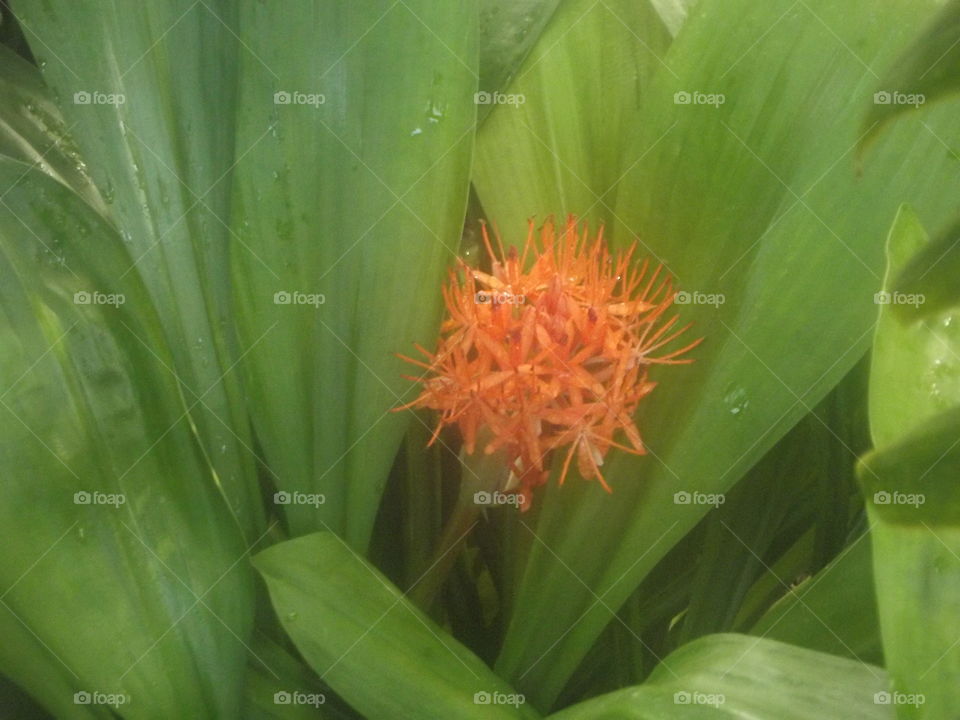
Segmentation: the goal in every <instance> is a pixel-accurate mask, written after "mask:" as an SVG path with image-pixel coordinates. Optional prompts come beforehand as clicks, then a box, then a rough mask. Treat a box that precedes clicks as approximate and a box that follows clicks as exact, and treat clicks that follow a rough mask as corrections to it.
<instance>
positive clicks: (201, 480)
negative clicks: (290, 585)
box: [0, 158, 253, 718]
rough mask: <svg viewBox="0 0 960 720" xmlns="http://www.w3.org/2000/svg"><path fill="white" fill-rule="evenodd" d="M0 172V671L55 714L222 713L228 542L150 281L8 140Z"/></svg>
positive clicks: (234, 627)
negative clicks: (108, 701)
mask: <svg viewBox="0 0 960 720" xmlns="http://www.w3.org/2000/svg"><path fill="white" fill-rule="evenodd" d="M0 188H3V192H4V193H5V203H4V204H0V337H2V340H0V378H2V394H0V415H2V418H3V419H2V427H3V434H2V436H0V466H2V467H3V468H4V472H3V477H2V480H0V495H2V499H0V546H2V547H3V548H4V553H3V562H2V563H0V601H2V605H3V608H2V610H0V636H2V637H3V638H4V642H3V643H2V644H0V671H2V672H3V673H5V674H6V675H8V676H9V677H11V678H12V679H13V680H15V681H16V682H17V683H19V684H20V685H22V686H23V687H24V688H25V689H26V690H27V691H29V692H30V693H31V694H32V695H33V696H34V697H35V698H36V699H37V700H38V701H39V702H41V703H43V704H44V705H45V706H46V707H47V708H48V709H49V710H50V711H51V712H53V713H54V714H56V715H57V716H58V717H67V718H72V717H78V718H79V717H104V716H106V715H107V714H108V713H109V708H107V707H106V706H103V705H98V706H97V707H92V706H90V707H88V706H87V705H83V704H77V703H75V700H74V693H77V692H81V693H91V694H92V693H104V694H108V695H109V694H123V695H125V696H127V697H128V702H125V703H124V704H123V705H122V709H121V713H122V715H123V716H124V717H127V718H163V717H196V718H220V717H234V716H235V715H236V713H237V711H238V702H239V690H240V687H241V681H242V677H243V669H244V665H245V663H246V653H247V651H246V648H245V642H246V638H247V636H248V635H249V632H250V627H251V624H252V614H253V613H252V583H251V581H250V580H251V578H250V573H249V569H248V568H247V567H246V564H245V549H246V546H245V545H244V544H243V542H242V538H241V536H240V532H239V529H238V528H237V526H236V523H235V522H234V521H233V519H232V518H231V517H230V513H229V510H228V508H227V506H226V504H225V502H224V500H223V498H222V497H221V495H220V494H219V492H218V491H217V489H216V487H215V485H214V477H213V474H212V472H211V469H210V467H209V465H208V464H207V463H206V461H205V459H204V458H203V456H202V454H201V453H200V450H199V446H198V445H197V443H196V438H195V436H194V434H193V432H192V431H191V428H190V425H189V421H188V420H187V417H186V413H185V411H184V409H185V405H184V398H183V396H182V394H181V392H180V388H179V387H178V385H177V383H176V381H175V380H174V378H173V377H172V375H171V374H170V372H169V370H168V367H167V366H169V364H170V363H171V360H170V352H169V350H168V349H167V347H166V345H165V342H164V338H163V333H162V330H161V325H160V321H159V318H158V316H157V314H156V312H155V310H154V308H153V305H152V302H151V299H150V296H149V294H148V292H147V290H146V289H145V287H144V285H143V283H142V282H141V281H140V279H139V278H138V277H137V276H136V275H135V274H128V275H126V276H124V275H123V272H124V270H125V269H126V268H127V267H128V266H129V262H130V255H129V253H128V251H127V248H126V247H125V245H124V244H123V242H122V240H121V238H120V236H119V235H118V234H117V233H116V232H115V231H114V230H113V229H112V228H111V227H110V226H109V225H107V224H106V222H105V221H104V220H103V219H102V218H101V217H100V216H99V215H97V214H96V213H95V212H94V211H93V210H91V209H90V208H89V207H88V206H86V205H85V204H84V203H83V201H82V200H80V198H79V197H78V196H77V195H75V194H74V193H73V192H72V191H71V190H69V189H67V188H66V187H64V186H63V185H62V184H60V183H59V182H56V181H54V180H52V179H51V178H50V177H48V176H47V175H46V174H44V173H43V172H41V171H40V170H38V169H33V168H31V167H30V166H29V165H26V164H24V163H21V162H17V161H13V160H10V159H8V158H0ZM11 207H16V208H18V211H17V213H16V214H14V213H13V212H12V211H11V210H10V208H11Z"/></svg>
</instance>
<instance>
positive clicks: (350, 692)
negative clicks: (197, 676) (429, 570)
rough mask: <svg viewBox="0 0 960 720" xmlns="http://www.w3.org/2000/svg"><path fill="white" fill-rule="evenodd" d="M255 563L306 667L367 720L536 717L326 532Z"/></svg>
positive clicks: (477, 661) (268, 552) (291, 543)
mask: <svg viewBox="0 0 960 720" xmlns="http://www.w3.org/2000/svg"><path fill="white" fill-rule="evenodd" d="M253 563H254V566H255V567H256V568H257V570H259V571H260V574H261V575H262V576H263V578H264V580H265V581H266V583H267V588H268V590H269V591H270V598H271V600H272V601H273V606H274V609H275V610H276V612H277V615H278V616H279V617H280V621H281V622H282V623H283V626H284V628H285V629H286V631H287V632H288V633H289V635H290V637H291V638H292V639H293V641H294V643H295V644H296V646H297V648H298V649H299V650H300V652H301V653H302V654H303V656H304V658H306V660H307V662H308V663H310V665H311V667H313V669H314V670H316V671H317V673H318V674H319V675H320V677H321V678H322V679H323V680H324V681H326V682H327V683H329V684H330V685H331V686H332V687H333V688H334V689H335V690H336V691H337V693H339V694H340V695H341V696H342V697H343V698H345V699H346V700H347V701H348V702H349V703H350V705H351V706H352V707H353V708H355V709H356V710H357V711H359V712H361V713H363V715H364V716H365V717H368V718H371V720H376V719H377V718H390V719H392V718H398V717H417V718H424V719H425V720H426V719H428V718H475V717H477V716H478V713H481V712H482V714H483V717H485V718H487V717H489V718H500V717H502V718H517V717H520V718H535V717H538V715H537V714H536V713H535V712H534V711H533V710H532V708H531V707H530V706H529V705H526V704H523V702H522V697H517V694H516V693H515V692H514V691H513V690H512V689H511V688H510V687H509V686H508V685H507V684H506V683H505V682H504V681H503V680H501V679H500V678H499V677H497V676H496V675H494V674H493V672H491V671H490V669H489V668H487V666H486V665H484V664H483V662H482V661H481V660H480V659H479V658H477V657H476V656H475V655H473V654H472V653H471V652H470V651H469V650H468V649H466V648H465V647H463V646H462V645H460V644H459V643H458V642H457V641H456V640H454V639H453V638H452V637H450V636H449V635H448V634H447V633H446V631H445V630H443V629H442V628H440V627H439V626H437V625H436V624H434V623H433V621H432V620H430V619H429V618H428V617H426V616H425V615H424V614H423V613H422V612H421V611H420V610H418V609H417V608H416V607H414V606H413V605H412V604H410V603H409V602H408V601H407V600H406V598H405V597H404V595H403V594H402V593H401V592H400V591H399V590H398V589H397V588H396V587H394V586H393V585H391V584H390V583H389V582H388V581H387V580H386V579H385V578H384V577H383V576H382V575H381V574H380V573H379V572H378V571H377V570H376V568H374V567H372V566H371V565H370V564H369V563H367V562H366V561H365V560H363V559H362V558H361V557H360V556H358V555H357V554H356V553H354V552H353V550H351V549H350V548H349V547H348V546H347V545H346V543H344V542H343V540H341V539H340V538H338V537H336V536H335V535H333V534H332V533H315V534H312V535H307V536H304V537H301V538H298V539H296V540H290V541H287V542H284V543H280V544H279V545H274V546H273V547H271V548H269V549H267V550H265V551H263V552H262V553H260V554H259V555H257V556H256V557H255V558H254V559H253ZM484 699H487V700H488V703H487V706H486V707H484V708H483V709H482V710H481V709H480V708H478V702H479V703H481V704H482V703H483V700H484ZM490 699H494V701H493V702H489V701H490ZM506 700H516V701H518V703H519V704H518V705H515V704H504V701H506Z"/></svg>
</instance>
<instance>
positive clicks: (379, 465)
mask: <svg viewBox="0 0 960 720" xmlns="http://www.w3.org/2000/svg"><path fill="white" fill-rule="evenodd" d="M240 16H241V17H240V37H241V39H242V42H243V45H244V52H243V53H242V54H241V56H240V59H239V62H240V70H239V72H240V78H241V89H240V97H239V117H238V120H237V147H238V148H240V149H242V150H243V151H244V158H243V161H242V162H241V163H240V164H239V165H238V166H237V168H236V169H235V171H234V186H235V192H234V196H233V225H234V227H235V228H236V229H237V232H238V233H239V240H238V243H239V244H240V245H242V246H243V247H244V248H245V249H246V250H247V251H246V252H236V253H233V255H232V258H231V259H232V270H233V278H234V281H235V288H234V298H235V301H236V307H237V323H238V328H239V335H240V338H241V345H242V346H243V347H249V348H251V350H250V353H249V355H248V356H247V357H246V359H245V360H244V366H245V370H246V377H247V380H248V384H247V388H248V394H249V406H250V410H251V413H252V415H253V421H254V425H255V427H256V430H257V435H258V438H259V440H260V441H261V443H262V444H263V448H264V452H265V454H266V458H267V461H268V463H269V465H270V468H271V471H272V474H273V480H274V482H275V483H276V485H277V487H278V489H279V490H280V491H281V492H287V493H290V494H291V498H293V497H294V496H293V495H292V493H294V492H300V493H305V494H310V495H314V496H319V495H321V494H322V495H323V498H322V499H323V500H324V501H325V502H324V503H323V504H320V505H319V507H317V503H311V504H296V503H291V504H287V505H285V506H283V510H284V512H285V514H286V518H287V521H288V523H289V526H290V528H291V530H292V532H293V533H294V534H299V533H304V532H309V531H312V530H316V529H319V528H330V529H332V530H335V531H336V532H338V533H341V534H342V535H343V536H344V537H346V539H347V540H348V542H350V543H351V544H352V545H353V546H355V547H357V548H364V547H365V546H366V545H367V542H368V539H369V535H370V532H371V528H372V525H373V521H374V518H375V516H376V513H377V505H378V503H379V500H380V495H381V492H382V490H383V486H384V483H385V481H386V477H387V473H388V471H389V468H390V465H391V463H392V461H393V458H394V456H395V454H396V450H397V447H398V446H399V443H400V440H401V437H402V435H403V430H404V427H405V426H406V424H407V423H408V422H409V421H410V419H411V416H410V414H409V413H401V414H392V413H391V412H390V410H391V408H393V407H396V406H398V405H399V404H401V401H404V400H405V401H409V400H412V399H413V397H414V395H413V393H412V392H411V390H412V388H411V383H410V382H408V381H406V380H403V379H402V378H401V374H402V373H404V372H410V371H411V370H412V369H413V368H412V366H410V365H407V364H406V363H404V362H401V361H400V360H399V359H397V358H396V357H394V353H397V352H402V353H405V354H416V350H415V349H414V347H413V345H414V342H419V343H421V344H423V345H431V344H432V343H433V342H434V340H435V337H436V331H437V327H438V322H439V319H440V318H439V311H440V306H441V302H442V299H441V294H440V287H441V283H442V279H443V273H444V267H445V265H446V263H447V262H448V261H449V260H450V259H451V257H452V256H453V254H454V253H455V252H456V249H457V246H458V243H459V237H460V227H461V224H462V222H463V213H464V208H465V205H466V199H467V190H468V185H467V176H468V168H469V163H470V157H471V148H472V139H473V128H474V123H475V115H476V105H475V104H474V97H473V95H474V93H475V92H476V83H477V77H476V63H477V60H476V53H477V45H476V22H477V21H476V8H475V7H474V6H473V4H472V3H446V2H440V1H439V0H416V2H405V3H398V4H391V3H388V2H372V3H353V4H349V5H347V4H344V3H325V2H313V1H311V0H296V1H295V2H288V3H284V4H283V5H277V4H274V3H247V4H244V5H243V7H242V9H241V12H240ZM278 93H279V94H278ZM275 94H278V95H276V97H275ZM285 301H289V304H284V303H285ZM261 338H262V341H260V339H261ZM318 502H319V498H318Z"/></svg>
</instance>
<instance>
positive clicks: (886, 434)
mask: <svg viewBox="0 0 960 720" xmlns="http://www.w3.org/2000/svg"><path fill="white" fill-rule="evenodd" d="M931 248H932V246H931V245H930V244H929V243H928V238H927V234H926V232H925V231H924V229H923V226H922V225H921V224H920V220H919V218H918V217H917V216H916V213H914V211H913V210H912V209H911V208H909V207H906V206H905V207H902V208H900V211H899V212H898V213H897V217H896V219H895V221H894V223H893V226H892V227H891V229H890V234H889V235H888V237H887V274H886V278H885V279H884V285H883V290H882V291H881V292H880V293H878V298H879V299H880V300H882V301H883V304H881V305H880V307H879V310H880V317H879V320H878V321H877V330H876V339H875V340H874V344H873V361H872V362H873V366H872V368H871V374H872V382H871V384H870V426H871V432H872V434H873V439H874V444H876V445H877V446H880V447H882V446H884V445H887V444H888V443H890V442H892V441H894V440H895V439H897V438H899V437H901V436H902V435H904V434H905V433H907V432H909V431H910V430H911V429H912V428H915V427H916V426H917V425H919V424H920V423H922V422H923V421H924V420H927V419H929V418H930V417H932V416H933V415H935V414H936V413H938V412H940V411H942V410H945V409H947V408H949V407H951V406H952V405H954V404H956V403H958V402H960V311H947V312H943V311H941V312H939V313H927V312H926V311H925V307H926V302H925V300H926V298H925V296H924V295H923V294H922V293H916V292H904V291H902V290H899V289H897V285H898V284H899V281H898V280H894V278H898V277H902V276H903V273H904V268H911V267H915V266H916V259H917V258H918V257H928V256H929V250H930V249H931ZM911 287H912V286H911ZM921 312H923V315H922V316H921Z"/></svg>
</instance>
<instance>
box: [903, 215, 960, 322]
mask: <svg viewBox="0 0 960 720" xmlns="http://www.w3.org/2000/svg"><path fill="white" fill-rule="evenodd" d="M958 275H960V222H957V223H954V224H953V225H952V226H951V227H949V228H947V230H946V231H945V232H943V233H942V234H939V235H938V236H937V239H936V240H934V241H933V242H931V243H929V244H927V245H926V246H924V247H923V249H922V250H921V251H919V252H917V253H916V254H915V255H914V256H913V257H912V258H910V260H909V261H908V262H907V263H905V264H903V265H902V267H901V268H900V271H899V273H898V274H897V275H896V276H895V278H894V279H893V280H892V288H891V289H892V290H894V291H896V292H899V293H901V294H904V295H914V296H923V303H922V304H921V305H920V306H919V307H917V308H916V310H915V311H914V312H910V310H911V309H912V308H911V306H910V305H897V306H894V307H893V308H892V309H893V311H894V312H898V311H899V314H898V316H899V318H900V319H901V320H903V321H906V320H910V319H916V317H917V316H918V315H922V316H930V315H937V314H940V313H942V312H944V311H945V310H947V309H949V308H951V307H956V306H957V305H960V289H958V286H957V277H958Z"/></svg>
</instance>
